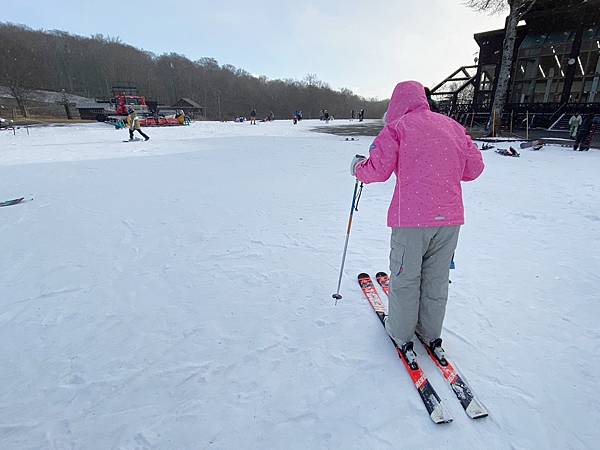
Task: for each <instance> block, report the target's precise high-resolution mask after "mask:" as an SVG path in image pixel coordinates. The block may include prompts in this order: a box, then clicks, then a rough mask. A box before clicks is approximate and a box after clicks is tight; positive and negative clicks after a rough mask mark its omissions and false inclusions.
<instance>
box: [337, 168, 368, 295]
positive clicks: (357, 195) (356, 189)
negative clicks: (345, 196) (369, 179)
mask: <svg viewBox="0 0 600 450" xmlns="http://www.w3.org/2000/svg"><path fill="white" fill-rule="evenodd" d="M358 183H359V182H358V178H357V179H356V183H354V194H353V195H352V207H351V208H350V217H349V218H348V229H347V231H346V243H345V244H344V253H343V254H342V266H341V267H340V277H339V279H338V285H337V291H336V293H335V294H333V295H332V297H333V298H335V304H336V305H337V302H338V300H340V299H341V298H342V296H341V295H340V286H341V285H342V274H343V273H344V264H345V263H346V251H347V250H348V241H349V239H350V230H351V229H352V217H353V216H354V211H358V202H359V201H360V195H361V193H362V189H363V183H360V188H359V185H358Z"/></svg>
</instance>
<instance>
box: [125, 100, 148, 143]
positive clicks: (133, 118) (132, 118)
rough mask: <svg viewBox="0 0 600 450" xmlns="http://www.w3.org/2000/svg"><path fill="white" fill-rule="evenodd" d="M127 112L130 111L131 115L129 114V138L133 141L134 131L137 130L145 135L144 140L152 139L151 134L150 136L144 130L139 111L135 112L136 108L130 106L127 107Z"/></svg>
mask: <svg viewBox="0 0 600 450" xmlns="http://www.w3.org/2000/svg"><path fill="white" fill-rule="evenodd" d="M127 112H128V113H129V115H128V116H127V125H128V127H129V140H130V141H133V140H134V139H133V133H134V131H137V132H138V133H140V134H141V135H142V136H143V137H144V140H145V141H147V140H148V139H150V136H148V135H147V134H145V133H144V132H143V131H142V125H141V124H140V118H139V117H138V115H137V113H136V112H135V109H133V107H131V106H130V107H129V108H127Z"/></svg>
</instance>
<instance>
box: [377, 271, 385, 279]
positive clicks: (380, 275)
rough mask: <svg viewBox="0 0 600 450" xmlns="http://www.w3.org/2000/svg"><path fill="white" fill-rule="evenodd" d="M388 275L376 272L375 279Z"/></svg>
mask: <svg viewBox="0 0 600 450" xmlns="http://www.w3.org/2000/svg"><path fill="white" fill-rule="evenodd" d="M387 276H388V274H387V273H385V272H377V275H375V278H381V277H387Z"/></svg>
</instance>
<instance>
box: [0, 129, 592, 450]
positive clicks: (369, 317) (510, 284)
mask: <svg viewBox="0 0 600 450" xmlns="http://www.w3.org/2000/svg"><path fill="white" fill-rule="evenodd" d="M336 124H341V125H347V122H346V121H335V122H333V123H331V124H330V125H324V124H320V123H315V122H311V121H305V122H301V123H300V124H299V125H297V126H295V127H294V126H292V125H291V123H290V122H288V121H281V122H279V121H278V122H275V123H260V124H259V125H257V126H251V125H249V124H233V123H214V122H201V123H195V124H193V125H192V126H190V127H181V128H161V129H156V128H150V129H148V134H149V135H150V136H151V140H150V141H148V142H140V143H136V144H135V145H124V144H123V143H122V142H121V141H122V140H123V139H124V137H125V135H126V131H116V130H114V129H111V128H110V127H108V126H106V125H102V124H93V125H75V126H65V127H41V128H32V129H30V135H29V136H28V135H27V134H26V133H25V132H24V130H19V132H17V135H16V136H13V135H12V134H10V133H1V132H0V191H1V192H2V196H1V199H0V200H2V199H9V198H16V197H19V196H23V195H25V196H29V195H31V196H32V197H34V200H33V201H31V202H28V203H25V204H21V205H16V206H11V207H6V208H2V209H1V210H0V235H1V236H2V250H3V257H2V258H1V259H0V341H1V342H2V343H3V345H2V346H0V360H1V361H2V370H0V383H1V385H2V386H3V389H2V391H1V392H0V448H2V449H4V448H6V449H17V450H18V449H42V448H43V449H60V450H62V449H102V450H104V449H118V450H133V449H169V450H171V449H176V450H179V449H226V450H229V449H236V450H237V449H276V448H277V449H279V448H285V449H392V448H428V449H442V448H443V449H446V448H465V449H467V448H468V449H471V448H472V449H480V448H486V449H519V450H521V449H527V450H528V449H532V448H544V449H591V448H595V447H596V442H597V441H598V439H600V429H598V427H597V425H596V421H597V418H598V417H600V407H599V406H598V404H597V402H596V401H595V398H596V396H597V389H598V384H597V382H596V374H597V373H598V371H599V370H600V363H599V362H598V360H597V358H593V355H595V354H596V353H597V351H598V350H600V331H598V326H597V320H598V317H599V315H600V303H599V302H598V300H599V296H598V289H597V286H598V285H599V283H600V255H598V251H597V250H596V249H599V248H600V237H599V236H600V235H599V233H598V223H599V222H600V214H599V213H598V211H600V196H599V194H600V179H599V178H598V173H600V170H599V169H600V152H598V151H591V152H589V153H575V152H572V151H569V150H567V149H566V148H563V147H558V146H557V147H552V146H547V147H545V148H544V150H542V151H540V152H533V151H526V150H524V151H523V152H522V156H521V158H518V159H516V158H514V159H513V158H507V157H502V156H499V155H497V154H495V153H494V152H491V151H487V152H484V158H485V160H486V164H487V168H486V172H485V173H484V175H483V176H482V178H481V179H480V180H478V181H476V182H474V183H469V184H465V185H464V196H465V204H466V213H467V218H466V220H467V223H466V225H465V226H464V227H463V229H462V231H461V237H460V242H459V247H458V250H457V254H456V264H457V269H456V270H454V271H452V272H451V278H452V281H453V283H452V284H451V285H450V300H449V303H448V311H447V318H446V322H445V327H444V335H443V337H444V339H445V347H446V349H447V351H448V354H449V356H450V358H451V359H452V360H453V361H454V362H455V363H456V365H457V366H458V368H459V370H460V371H461V373H462V375H463V376H464V377H465V379H467V380H468V382H469V383H470V384H471V385H472V387H473V389H474V391H475V393H476V394H477V396H478V398H479V399H480V400H481V401H482V402H483V403H484V404H485V405H486V407H487V408H488V409H489V411H490V417H488V418H486V419H482V420H479V421H472V420H470V419H469V418H468V417H466V415H465V414H464V412H463V410H462V408H461V407H460V405H459V404H458V402H457V400H456V398H455V396H454V394H453V393H452V392H451V390H450V389H449V388H448V386H447V385H446V384H445V382H444V380H443V378H442V376H441V375H440V374H439V373H438V372H437V370H436V368H435V367H434V365H433V363H432V362H431V361H430V360H429V359H428V358H425V351H424V349H423V347H422V346H421V344H417V345H416V349H417V352H418V353H419V355H420V360H421V365H422V366H423V368H424V370H425V372H426V374H427V375H428V377H429V378H430V381H431V382H432V383H433V385H434V387H435V388H436V390H437V392H438V394H439V395H440V396H441V397H442V400H443V401H444V403H445V405H446V407H447V409H448V410H449V411H450V412H451V413H452V415H453V417H454V422H453V423H452V424H449V425H445V426H436V425H434V424H433V423H431V421H430V420H429V419H428V418H427V415H426V413H425V410H424V408H423V405H422V402H421V400H420V399H419V397H418V394H417V393H416V392H415V390H414V387H413V386H412V384H411V383H410V380H409V378H408V376H407V375H406V373H405V370H404V368H403V366H402V364H401V362H400V361H399V359H398V357H397V354H396V352H395V351H394V349H393V347H392V346H391V344H390V342H389V339H388V338H387V336H386V334H385V333H384V331H383V330H382V328H381V325H380V323H379V321H378V319H377V318H376V316H375V315H374V314H373V313H372V311H371V309H370V307H369V306H368V305H367V303H366V300H365V299H364V298H362V295H361V292H360V290H359V288H358V285H357V283H356V274H358V273H359V272H361V271H367V272H370V273H371V275H374V274H375V273H376V272H377V271H380V270H385V271H387V267H388V261H387V258H388V255H389V230H388V229H387V228H386V226H385V219H386V212H387V206H388V203H389V199H390V197H391V193H392V189H393V182H392V181H390V182H388V183H385V184H376V185H369V186H366V187H365V190H364V192H363V197H362V200H361V204H360V208H359V212H358V213H356V214H355V219H354V224H353V230H352V236H351V240H350V246H349V249H348V259H347V263H346V270H345V278H344V281H343V283H342V294H343V295H344V298H343V299H342V300H341V301H340V302H338V304H337V306H336V305H334V302H333V301H332V300H331V293H332V292H333V290H334V288H335V284H336V281H337V271H338V269H339V263H340V256H341V251H342V247H343V241H344V233H345V229H346V221H347V214H348V209H349V206H350V200H351V194H352V186H353V180H352V179H351V177H350V176H349V174H348V170H349V169H348V167H349V162H350V160H351V158H352V156H353V155H354V154H355V153H361V152H362V153H366V152H367V151H368V146H369V144H370V142H371V138H368V137H363V138H361V140H360V141H358V142H357V141H354V142H345V141H343V140H341V139H340V137H339V136H332V135H327V134H320V133H312V132H310V129H311V128H313V127H317V126H336ZM503 145H504V144H499V146H501V147H502V146H503ZM504 146H508V144H506V145H504ZM382 296H383V294H382ZM386 300H387V299H385V298H384V301H386Z"/></svg>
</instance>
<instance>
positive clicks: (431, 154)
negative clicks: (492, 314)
mask: <svg viewBox="0 0 600 450" xmlns="http://www.w3.org/2000/svg"><path fill="white" fill-rule="evenodd" d="M440 143H444V144H442V145H440ZM483 169H484V163H483V159H482V157H481V152H480V151H479V149H478V148H477V146H476V145H475V144H474V143H473V141H472V140H471V138H470V137H469V135H468V134H467V133H466V131H465V129H464V128H463V127H462V126H461V125H460V124H458V123H457V122H455V121H454V120H452V119H450V118H449V117H446V116H444V115H441V114H437V113H434V112H432V111H431V110H430V107H429V103H428V101H427V97H426V95H425V90H424V88H423V86H422V85H421V84H420V83H418V82H416V81H407V82H403V83H399V84H398V85H397V86H396V88H395V90H394V93H393V95H392V98H391V100H390V105H389V107H388V110H387V113H386V122H385V127H384V128H383V130H382V131H381V132H380V133H379V135H378V136H377V138H376V139H375V140H374V141H373V144H372V145H371V147H370V149H369V157H368V159H365V157H364V156H360V155H357V156H355V157H354V159H353V160H352V164H351V173H352V175H354V176H356V177H357V178H358V179H359V180H360V181H362V182H363V183H373V182H384V181H386V180H388V179H389V177H390V176H391V175H392V173H395V175H396V188H395V191H394V196H393V198H392V202H391V205H390V208H389V210H388V220H387V222H388V226H389V227H391V228H392V237H391V253H390V270H391V278H390V300H389V314H388V316H387V320H386V323H385V326H386V329H387V331H388V333H389V334H390V336H391V337H392V338H393V339H394V341H395V342H396V343H397V344H398V346H399V347H400V349H401V351H402V352H403V354H404V356H405V357H406V359H407V360H408V361H409V363H410V364H411V365H412V364H414V365H415V366H416V364H417V362H416V353H415V352H414V349H413V336H414V335H415V332H416V333H417V334H418V336H419V337H420V338H421V339H422V340H423V342H425V343H426V344H427V345H428V346H429V348H430V349H431V351H432V352H433V354H434V355H436V357H437V358H438V359H439V360H440V361H442V360H444V350H443V349H442V339H441V333H442V324H443V321H444V315H445V312H446V303H447V300H448V283H449V272H450V264H451V261H452V255H453V254H454V250H455V249H456V245H457V242H458V234H459V230H460V226H461V225H462V224H463V223H464V210H463V202H462V190H461V184H460V183H461V181H471V180H475V179H476V178H477V177H479V175H480V174H481V173H482V172H483ZM400 196H401V197H402V201H400Z"/></svg>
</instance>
